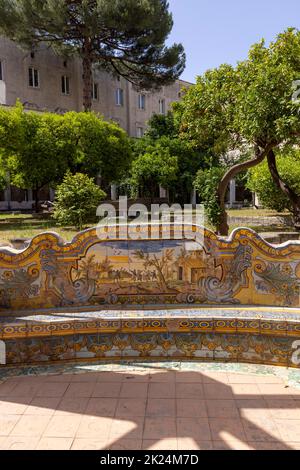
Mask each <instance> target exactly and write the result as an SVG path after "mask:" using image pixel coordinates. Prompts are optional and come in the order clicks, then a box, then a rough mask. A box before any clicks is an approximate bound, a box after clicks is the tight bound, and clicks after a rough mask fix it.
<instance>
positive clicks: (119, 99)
mask: <svg viewBox="0 0 300 470" xmlns="http://www.w3.org/2000/svg"><path fill="white" fill-rule="evenodd" d="M116 105H117V106H124V90H122V88H118V89H117V91H116Z"/></svg>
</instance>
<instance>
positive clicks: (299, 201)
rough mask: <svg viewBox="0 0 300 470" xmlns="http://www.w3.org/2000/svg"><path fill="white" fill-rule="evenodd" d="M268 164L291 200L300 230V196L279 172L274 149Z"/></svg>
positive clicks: (280, 186)
mask: <svg viewBox="0 0 300 470" xmlns="http://www.w3.org/2000/svg"><path fill="white" fill-rule="evenodd" d="M267 158H268V166H269V170H270V173H271V176H272V178H273V181H274V183H275V185H276V186H277V187H278V189H280V190H281V191H282V192H283V193H284V194H285V195H286V196H287V197H288V198H289V200H290V201H291V205H292V210H293V215H294V224H295V228H296V230H299V231H300V196H298V194H296V193H295V192H294V191H293V189H291V188H290V187H289V186H288V184H287V183H285V182H284V181H283V180H282V179H281V177H280V175H279V172H278V168H277V164H276V155H275V153H274V151H273V150H270V151H269V153H268V157H267Z"/></svg>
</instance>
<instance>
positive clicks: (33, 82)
mask: <svg viewBox="0 0 300 470" xmlns="http://www.w3.org/2000/svg"><path fill="white" fill-rule="evenodd" d="M28 74H29V75H28V78H29V86H30V87H31V88H39V86H40V74H39V71H38V70H37V69H35V68H34V67H29V69H28Z"/></svg>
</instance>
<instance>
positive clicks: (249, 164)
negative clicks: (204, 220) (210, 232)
mask: <svg viewBox="0 0 300 470" xmlns="http://www.w3.org/2000/svg"><path fill="white" fill-rule="evenodd" d="M275 145H276V144H275V143H270V144H269V145H267V146H266V148H265V149H262V148H260V147H257V148H256V150H255V157H254V158H253V159H251V160H247V161H245V162H242V163H237V164H236V165H234V166H233V167H231V168H230V169H229V170H228V171H227V172H226V173H225V175H224V176H223V178H222V180H221V181H220V183H219V187H218V192H217V197H218V200H219V205H220V209H221V215H220V221H219V224H218V226H217V234H218V235H222V236H228V233H229V226H228V221H227V219H228V217H227V212H226V208H225V197H226V191H227V188H228V185H229V183H230V181H231V180H232V179H234V177H235V176H236V175H238V174H239V173H241V172H242V171H246V170H249V169H250V168H253V167H254V166H256V165H259V164H260V163H262V162H263V160H264V159H265V158H266V156H267V155H268V153H269V152H270V150H271V149H272V148H273V147H274V146H275Z"/></svg>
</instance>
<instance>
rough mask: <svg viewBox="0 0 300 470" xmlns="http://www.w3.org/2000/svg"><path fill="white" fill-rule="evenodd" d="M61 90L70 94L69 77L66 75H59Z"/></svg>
mask: <svg viewBox="0 0 300 470" xmlns="http://www.w3.org/2000/svg"><path fill="white" fill-rule="evenodd" d="M61 92H62V94H63V95H69V94H70V78H69V77H68V76H67V75H63V76H62V77H61Z"/></svg>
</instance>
